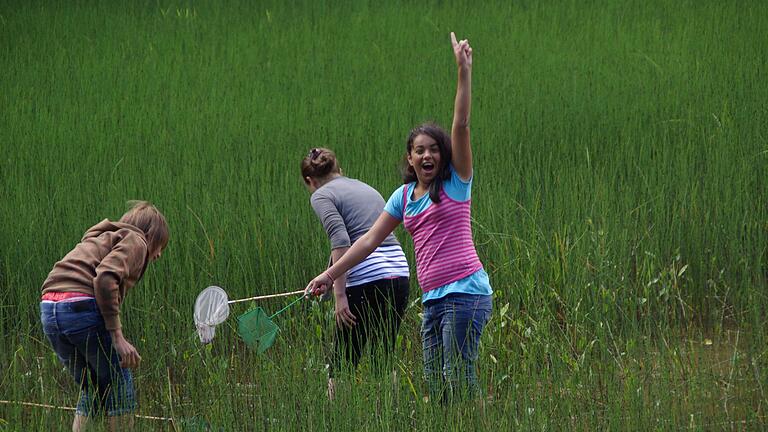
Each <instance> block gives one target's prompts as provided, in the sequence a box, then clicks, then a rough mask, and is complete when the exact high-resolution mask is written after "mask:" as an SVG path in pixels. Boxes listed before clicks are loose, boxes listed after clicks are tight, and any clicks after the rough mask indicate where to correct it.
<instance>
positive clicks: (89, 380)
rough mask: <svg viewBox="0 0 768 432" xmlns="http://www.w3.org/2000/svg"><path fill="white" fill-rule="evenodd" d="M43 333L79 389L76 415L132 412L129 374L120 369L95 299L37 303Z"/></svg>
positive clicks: (131, 382)
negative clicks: (38, 304)
mask: <svg viewBox="0 0 768 432" xmlns="http://www.w3.org/2000/svg"><path fill="white" fill-rule="evenodd" d="M40 321H41V322H42V323H43V332H44V333H45V336H46V337H47V338H48V341H49V342H50V343H51V346H52V347H53V350H54V351H55V352H56V355H57V356H58V357H59V360H60V361H61V363H62V364H64V366H65V367H66V368H67V370H68V371H69V373H70V374H71V375H72V378H73V379H74V380H75V384H77V385H78V386H79V387H80V400H79V401H78V403H77V410H76V413H77V414H79V415H83V416H94V415H98V414H102V413H106V414H107V415H109V416H117V415H123V414H127V413H131V412H133V411H135V410H136V395H135V393H134V389H133V376H132V375H131V371H130V370H128V369H124V368H121V367H120V360H119V357H118V355H117V352H115V350H114V349H113V348H112V338H111V337H110V335H109V331H107V329H106V327H104V319H103V318H102V316H101V313H100V312H99V308H98V306H97V305H96V300H83V301H78V302H58V303H50V302H42V303H40Z"/></svg>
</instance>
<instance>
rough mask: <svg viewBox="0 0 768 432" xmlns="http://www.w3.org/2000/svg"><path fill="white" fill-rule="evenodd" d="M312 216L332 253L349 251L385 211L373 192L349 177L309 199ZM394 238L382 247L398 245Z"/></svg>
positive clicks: (322, 189) (385, 242)
mask: <svg viewBox="0 0 768 432" xmlns="http://www.w3.org/2000/svg"><path fill="white" fill-rule="evenodd" d="M310 203H311V204H312V208H313V209H314V210H315V213H316V214H317V216H318V217H319V218H320V221H321V222H322V223H323V227H324V228H325V231H326V233H328V238H329V239H330V240H331V249H338V248H343V247H349V246H351V245H352V243H354V242H355V241H357V239H359V238H360V237H362V236H363V234H365V233H366V232H368V230H369V229H371V227H372V226H373V223H374V222H376V219H378V217H379V215H381V212H382V211H383V210H384V198H383V197H382V196H381V194H380V193H379V192H377V191H376V189H374V188H372V187H370V186H368V185H367V184H365V183H363V182H361V181H359V180H355V179H351V178H348V177H344V176H340V177H336V178H334V179H333V180H331V181H329V182H328V183H326V184H324V185H323V186H321V187H320V188H318V189H317V190H316V191H315V192H314V193H313V194H312V196H311V197H310ZM399 244H400V243H399V242H398V241H397V239H396V238H395V236H394V235H393V234H390V235H389V236H387V238H386V239H384V242H382V243H381V245H382V246H390V245H399Z"/></svg>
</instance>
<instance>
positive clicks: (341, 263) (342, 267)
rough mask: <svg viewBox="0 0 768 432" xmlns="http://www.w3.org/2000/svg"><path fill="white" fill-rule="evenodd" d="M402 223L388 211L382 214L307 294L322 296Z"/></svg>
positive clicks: (319, 278) (318, 277) (313, 282)
mask: <svg viewBox="0 0 768 432" xmlns="http://www.w3.org/2000/svg"><path fill="white" fill-rule="evenodd" d="M399 224H400V221H399V220H398V219H396V218H394V217H392V215H390V214H389V213H387V212H386V211H383V212H381V215H379V218H378V219H376V222H375V223H374V224H373V226H372V227H371V229H370V230H368V232H367V233H365V235H363V236H362V237H360V238H359V239H357V241H356V242H355V244H353V245H352V247H350V248H349V250H347V252H346V253H345V254H344V255H343V256H342V257H341V258H340V259H339V260H338V261H335V262H334V264H333V265H332V266H331V267H330V268H329V269H328V270H326V271H324V272H322V273H320V274H319V275H317V277H315V278H314V279H312V280H311V281H310V282H309V284H308V285H307V289H306V290H307V292H311V293H313V294H315V295H318V294H322V293H324V292H325V291H327V290H328V288H329V287H330V286H331V284H333V280H334V279H335V278H337V276H338V275H340V274H344V273H346V272H347V271H349V269H351V268H352V267H354V266H355V265H357V264H359V263H360V262H361V261H363V260H364V259H365V258H366V257H367V256H368V255H370V254H371V252H373V251H374V250H375V249H376V248H377V247H378V246H379V245H380V244H381V242H383V241H384V239H386V238H387V236H388V235H390V234H391V233H392V231H394V230H395V228H397V226H398V225H399Z"/></svg>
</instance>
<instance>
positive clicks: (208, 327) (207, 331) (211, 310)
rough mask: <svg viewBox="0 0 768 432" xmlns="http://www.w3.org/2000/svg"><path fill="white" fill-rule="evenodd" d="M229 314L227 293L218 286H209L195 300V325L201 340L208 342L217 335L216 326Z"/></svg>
mask: <svg viewBox="0 0 768 432" xmlns="http://www.w3.org/2000/svg"><path fill="white" fill-rule="evenodd" d="M228 316H229V304H228V303H227V293H226V292H225V291H224V290H223V289H221V288H220V287H217V286H209V287H208V288H206V289H204V290H203V292H201V293H200V294H199V295H198V296H197V300H195V326H196V327H197V334H198V336H200V342H202V343H204V344H207V343H210V342H211V341H212V340H213V337H214V336H215V335H216V326H217V325H219V324H221V323H223V322H224V320H226V319H227V317H228Z"/></svg>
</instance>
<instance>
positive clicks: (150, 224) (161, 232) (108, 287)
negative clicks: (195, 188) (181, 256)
mask: <svg viewBox="0 0 768 432" xmlns="http://www.w3.org/2000/svg"><path fill="white" fill-rule="evenodd" d="M167 243H168V225H167V224H166V222H165V217H163V215H162V214H161V213H160V212H159V211H158V210H157V208H155V207H154V206H153V205H151V204H149V203H147V202H144V201H138V202H135V203H133V206H132V207H131V209H130V210H128V212H126V213H125V214H124V215H123V216H122V217H121V218H120V220H119V221H118V222H111V221H109V220H107V219H104V220H103V221H101V222H99V223H98V224H96V225H95V226H93V227H91V228H90V229H89V230H88V231H86V233H85V235H83V238H82V240H80V243H78V244H77V246H75V248H74V249H72V251H71V252H69V253H68V254H67V255H66V256H64V258H62V259H61V261H59V262H57V263H56V264H55V265H54V266H53V270H51V272H50V273H49V274H48V278H47V279H46V280H45V282H43V287H42V299H41V302H40V320H41V321H42V323H43V331H44V333H45V335H46V337H47V338H48V341H49V342H50V343H51V346H52V347H53V350H54V351H55V352H56V354H57V355H58V357H59V359H60V360H61V362H62V363H63V364H64V366H66V368H67V370H68V371H69V372H70V374H71V375H72V377H73V378H74V380H75V383H77V385H79V386H80V389H81V391H80V399H79V401H78V404H77V410H76V411H75V420H74V422H73V424H72V430H74V431H80V430H82V429H83V428H84V427H85V424H86V421H87V418H88V417H91V416H94V415H97V414H104V413H105V414H106V415H108V416H109V417H110V429H113V430H114V429H115V428H117V427H118V426H119V425H124V426H129V427H130V426H131V425H132V419H133V416H132V415H130V414H131V413H133V412H134V411H135V410H136V398H135V392H134V389H133V377H132V375H131V372H130V369H133V368H136V367H137V366H138V365H139V363H140V362H141V356H140V355H139V352H138V351H137V350H136V348H134V346H133V345H131V343H129V342H128V341H127V340H126V339H125V337H124V336H123V332H122V326H121V323H120V305H121V304H122V302H123V300H124V299H125V296H126V294H127V292H128V290H129V289H131V288H132V287H133V286H134V285H135V284H136V282H138V281H139V279H141V277H142V275H143V274H144V270H145V269H146V268H147V264H149V262H151V261H155V260H157V259H158V258H160V255H161V254H162V251H163V249H165V246H166V245H167ZM94 390H95V392H94Z"/></svg>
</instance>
